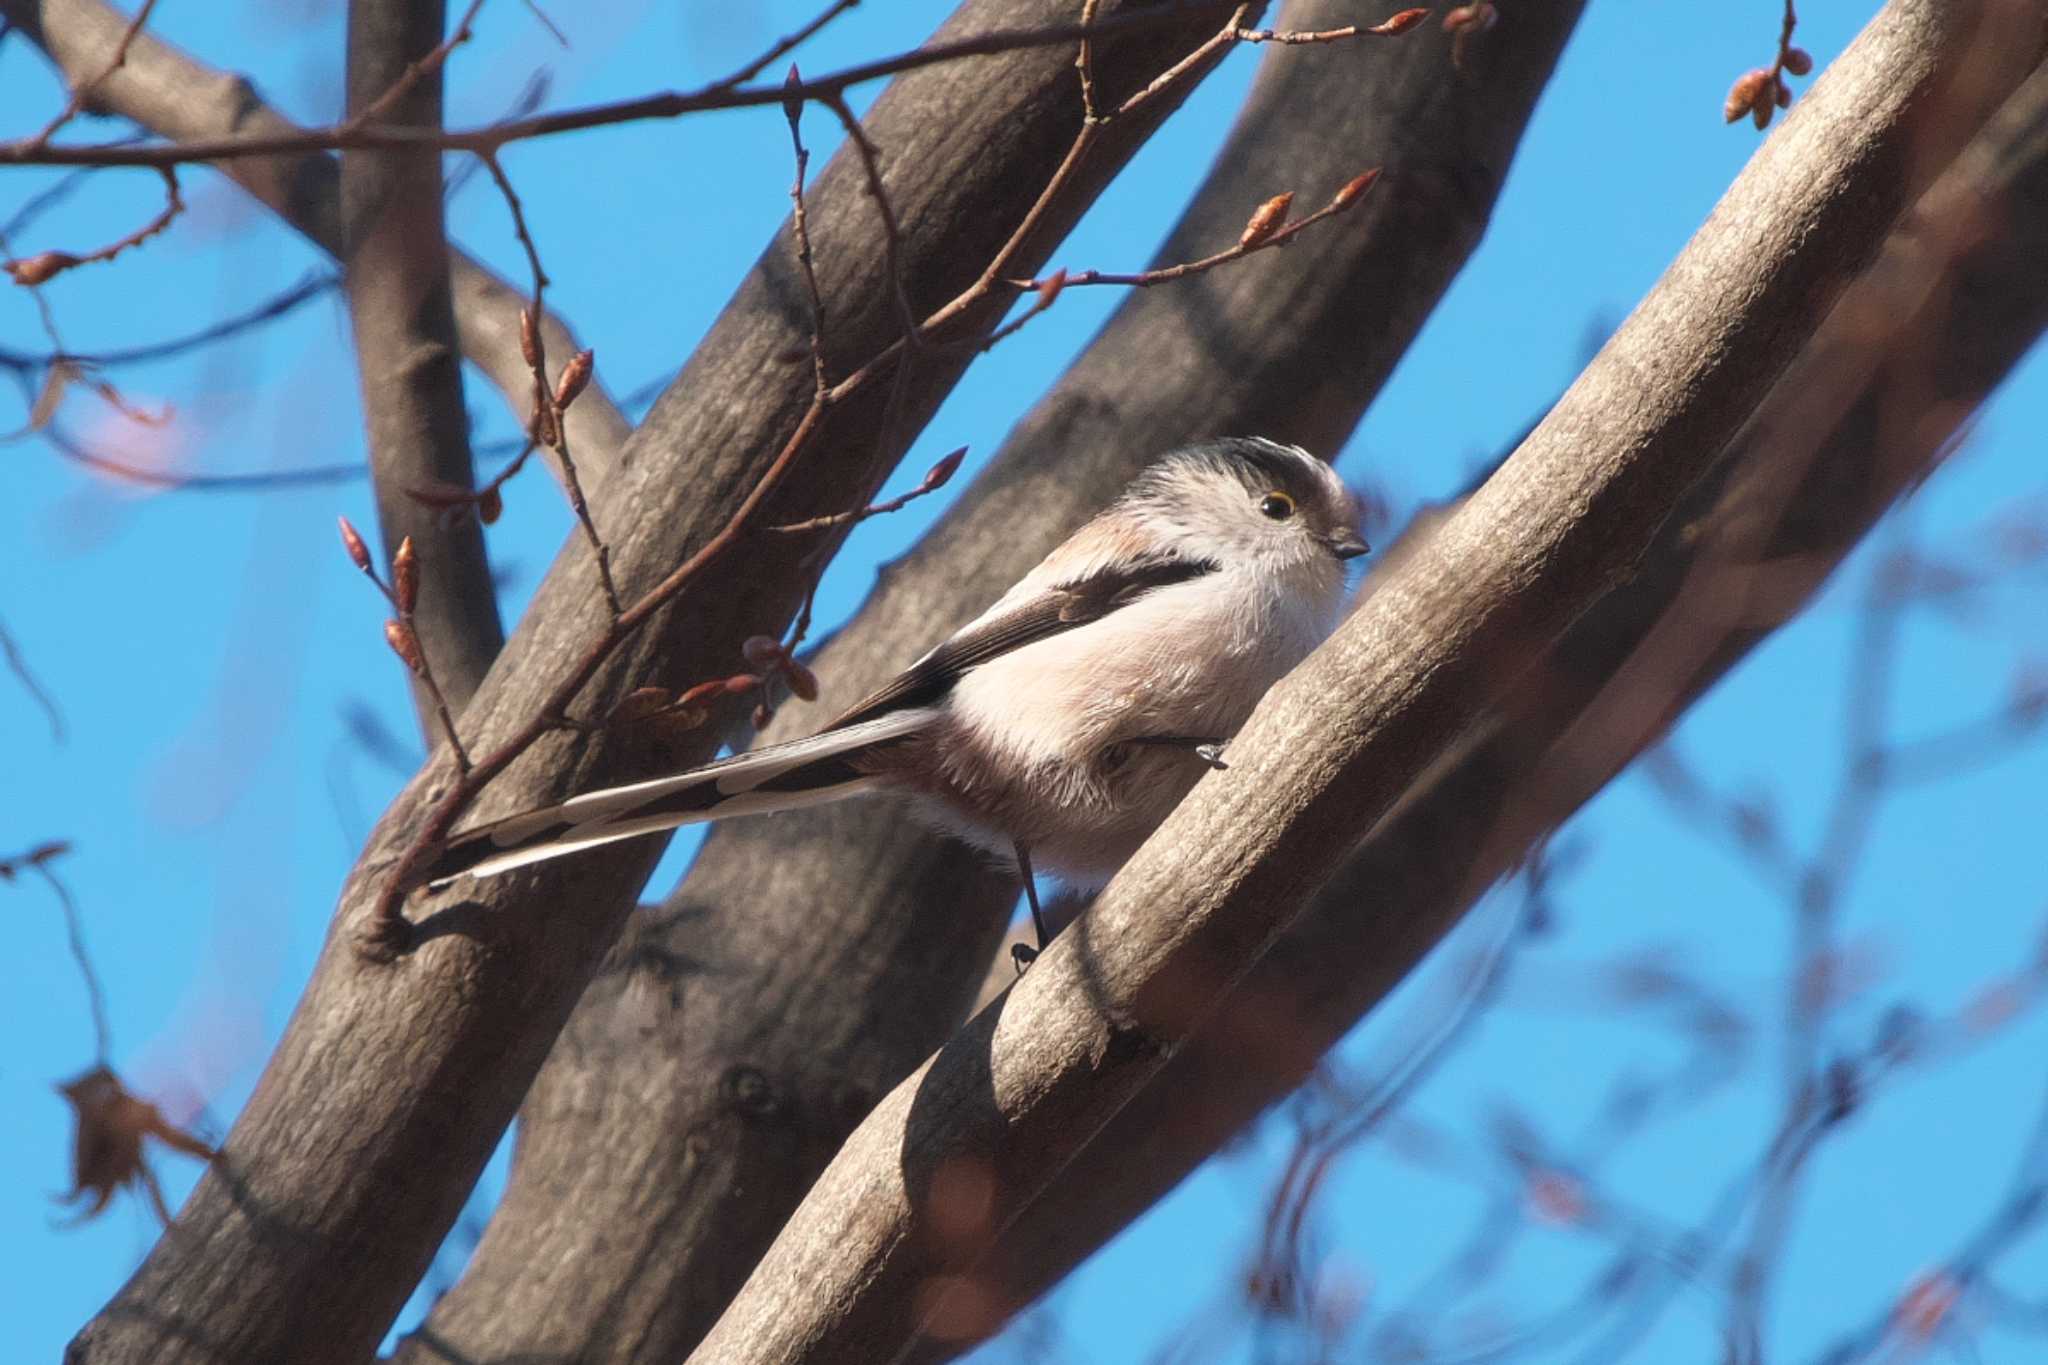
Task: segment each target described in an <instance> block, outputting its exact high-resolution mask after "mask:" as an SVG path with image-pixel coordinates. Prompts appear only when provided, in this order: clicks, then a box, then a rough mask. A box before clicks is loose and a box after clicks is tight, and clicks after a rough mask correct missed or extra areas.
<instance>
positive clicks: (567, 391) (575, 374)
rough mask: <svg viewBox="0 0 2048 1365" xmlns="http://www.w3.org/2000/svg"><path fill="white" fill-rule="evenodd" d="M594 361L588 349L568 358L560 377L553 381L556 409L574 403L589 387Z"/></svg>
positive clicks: (593, 356) (593, 355)
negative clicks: (578, 395)
mask: <svg viewBox="0 0 2048 1365" xmlns="http://www.w3.org/2000/svg"><path fill="white" fill-rule="evenodd" d="M596 361H597V357H596V355H595V354H594V353H593V352H591V351H589V350H588V349H585V350H581V351H578V352H577V353H576V354H575V355H572V356H570V357H569V363H568V364H566V365H564V366H563V367H562V373H561V375H560V377H558V378H557V379H556V380H555V406H556V407H558V408H566V407H568V406H569V405H570V404H571V403H573V402H575V401H576V395H577V394H579V393H582V392H583V390H584V389H586V388H588V387H589V386H590V371H591V370H592V369H593V368H594V367H595V365H596Z"/></svg>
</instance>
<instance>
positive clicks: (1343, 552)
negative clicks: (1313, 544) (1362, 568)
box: [1323, 531, 1372, 559]
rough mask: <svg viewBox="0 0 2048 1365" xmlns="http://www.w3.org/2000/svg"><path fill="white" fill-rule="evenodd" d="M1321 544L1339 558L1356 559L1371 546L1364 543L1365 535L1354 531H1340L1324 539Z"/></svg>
mask: <svg viewBox="0 0 2048 1365" xmlns="http://www.w3.org/2000/svg"><path fill="white" fill-rule="evenodd" d="M1323 544H1324V545H1326V546H1328V547H1329V550H1330V553H1331V554H1333V555H1335V556H1337V558H1339V559H1356V558H1358V557H1359V556H1360V555H1362V554H1364V553H1365V552H1366V551H1368V550H1370V549H1371V548H1372V546H1370V545H1368V544H1366V543H1365V537H1364V536H1361V535H1360V534H1358V532H1356V531H1341V532H1339V533H1338V534H1336V535H1334V536H1330V537H1329V538H1328V539H1326V540H1324V541H1323Z"/></svg>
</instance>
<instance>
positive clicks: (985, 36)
mask: <svg viewBox="0 0 2048 1365" xmlns="http://www.w3.org/2000/svg"><path fill="white" fill-rule="evenodd" d="M1252 8H1255V7H1254V6H1249V5H1245V4H1243V3H1241V0H1237V2H1233V0H1170V2H1169V3H1159V4H1153V5H1146V6H1136V7H1133V8H1132V9H1129V10H1126V11H1123V12H1122V13H1119V14H1114V15H1108V16H1105V17H1101V18H1097V19H1095V20H1094V21H1093V22H1091V23H1086V24H1072V23H1053V24H1043V25H1039V26H1036V27H1018V28H1012V29H1002V30H996V31H992V32H988V33H981V34H976V35H974V36H973V37H970V38H963V39H959V40H956V41H953V42H941V43H931V44H928V45H926V46H924V47H921V48H918V49H917V50H916V51H914V52H905V53H901V54H899V55H897V56H894V57H887V58H883V59H881V60H879V61H873V62H864V63H861V64H860V65H858V66H850V67H846V68H844V69H842V70H840V71H835V72H833V73H831V74H830V75H826V76H820V77H816V78H814V79H811V80H807V81H804V82H802V83H801V84H799V85H797V86H795V87H793V88H792V87H788V86H784V85H776V86H765V85H752V86H744V85H743V86H736V87H735V86H728V85H726V84H725V83H724V82H722V81H721V82H714V83H713V84H711V85H708V86H704V87H702V88H700V89H697V90H690V91H667V92H663V93H660V94H654V95H643V96H640V97H638V98H635V99H629V100H618V101H615V102H612V103H608V104H600V105H592V106H590V107H588V108H583V109H568V110H562V111H560V112H557V113H552V114H536V115H533V116H531V117H528V118H519V119H508V120H505V121H504V122H501V123H494V124H489V125H486V126H484V127H481V128H472V129H462V130H454V131H448V132H441V133H424V132H408V131H406V130H404V129H400V128H385V127H378V128H348V127H345V126H340V125H337V126H335V127H331V128H316V129H307V130H300V131H294V132H289V133H285V132H276V133H265V134H256V135H252V136H247V137H219V138H208V139H187V140H183V141H181V142H179V143H178V144H176V145H174V146H164V147H131V146H123V145H112V144H108V145H101V146H93V147H47V146H45V147H38V146H34V145H32V144H30V143H25V142H16V143H6V144H0V165H9V164H12V165H26V166H164V165H181V164H184V163H187V162H192V161H229V160H235V159H238V158H242V157H252V156H253V157H272V156H281V155H288V154H296V153H305V152H322V151H345V150H348V149H351V148H361V147H373V148H376V147H434V148H438V149H439V150H441V151H460V152H474V153H477V154H479V155H481V154H483V153H485V152H495V151H496V150H497V149H498V148H500V147H503V146H505V145H506V144H508V143H512V142H523V141H526V140H528V139H531V138H537V137H551V136H554V135H557V134H560V133H569V132H577V131H580V130H583V129H587V128H606V127H613V126H616V125H618V124H622V123H635V122H640V121H643V120H647V119H674V118H681V117H683V116H684V115H688V114H699V113H708V112H710V111H712V110H717V109H755V108H761V107H764V106H767V105H777V104H782V103H784V102H785V101H787V100H789V99H793V98H794V99H803V100H816V101H819V102H820V103H828V104H829V103H832V102H834V101H839V102H844V100H845V94H846V91H847V90H849V89H851V88H852V87H854V86H856V85H864V84H866V83H867V82H869V81H875V80H881V79H883V78H885V77H889V76H898V75H902V74H904V73H906V72H912V71H919V70H924V69H926V68H929V67H933V66H940V65H945V64H948V63H952V62H959V61H963V60H966V59H970V58H988V57H1000V56H1003V55H1005V54H1007V53H1013V52H1027V51H1030V50H1032V49H1034V48H1044V47H1064V46H1066V45H1067V44H1069V43H1073V42H1076V41H1078V40H1080V39H1082V38H1089V37H1097V38H1099V37H1106V36H1109V35H1112V34H1118V33H1123V32H1125V31H1129V30H1136V31H1140V32H1142V31H1144V30H1147V29H1160V28H1172V27H1176V26H1178V25H1181V24H1184V23H1187V22H1189V21H1190V19H1193V18H1199V16H1201V15H1203V14H1206V13H1215V12H1217V11H1219V10H1234V11H1237V12H1238V13H1240V14H1245V13H1249V11H1250V10H1251V9H1252ZM1416 14H1417V11H1414V10H1404V11H1402V12H1401V13H1400V14H1398V15H1396V16H1395V17H1394V18H1393V19H1392V20H1389V21H1388V22H1387V23H1386V24H1383V25H1380V26H1379V27H1377V28H1359V29H1357V30H1356V32H1355V33H1345V34H1342V35H1340V36H1343V37H1353V36H1366V35H1371V36H1377V37H1393V36H1396V35H1398V34H1400V33H1404V32H1406V31H1407V30H1408V29H1409V28H1412V27H1413V26H1414V20H1415V16H1416ZM1254 32H1255V31H1254V30H1249V29H1245V28H1243V27H1242V25H1241V24H1240V23H1238V22H1236V21H1233V22H1232V23H1231V24H1230V25H1229V26H1227V28H1226V30H1225V32H1224V33H1222V34H1220V35H1218V36H1217V37H1215V38H1212V39H1211V40H1210V45H1205V48H1204V49H1198V50H1197V51H1196V52H1193V53H1190V54H1188V58H1189V61H1190V62H1206V61H1207V60H1209V59H1210V58H1211V57H1212V56H1213V55H1215V49H1218V48H1222V47H1227V46H1229V45H1230V44H1232V43H1235V42H1238V41H1250V42H1284V41H1286V40H1287V39H1286V38H1285V37H1284V36H1282V35H1277V34H1272V33H1258V34H1257V36H1252V37H1247V35H1249V34H1253V33H1254ZM1316 41H1325V40H1324V39H1317V40H1316ZM1188 69H1189V66H1188V63H1185V62H1184V63H1183V64H1182V65H1180V66H1176V67H1173V68H1169V69H1168V70H1166V71H1163V72H1161V73H1160V74H1159V77H1158V80H1159V81H1160V82H1162V83H1172V82H1176V81H1179V80H1180V79H1181V78H1182V77H1183V76H1184V75H1185V74H1186V73H1187V70H1188ZM1150 95H1151V92H1150V91H1148V90H1140V91H1138V92H1137V94H1136V95H1134V96H1133V98H1134V99H1137V100H1141V101H1142V100H1143V99H1146V98H1149V97H1150ZM1119 112H1123V111H1121V110H1120V111H1119Z"/></svg>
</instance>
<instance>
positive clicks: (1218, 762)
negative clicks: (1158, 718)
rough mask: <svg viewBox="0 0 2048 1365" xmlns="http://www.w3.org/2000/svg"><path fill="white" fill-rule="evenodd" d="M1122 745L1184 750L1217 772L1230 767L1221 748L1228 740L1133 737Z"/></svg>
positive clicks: (1195, 736)
mask: <svg viewBox="0 0 2048 1365" xmlns="http://www.w3.org/2000/svg"><path fill="white" fill-rule="evenodd" d="M1124 743H1126V744H1156V745H1159V746H1161V747H1163V748H1168V749H1186V750H1187V751H1188V752H1189V753H1191V754H1193V755H1194V756H1195V757H1196V758H1198V759H1200V760H1201V761H1202V762H1203V763H1204V764H1205V765H1207V766H1208V767H1211V768H1214V769H1216V770H1217V771H1218V772H1221V771H1223V770H1224V769H1225V768H1228V767H1229V766H1230V765H1229V764H1228V763H1225V762H1224V761H1223V746H1224V745H1225V744H1227V743H1229V741H1228V740H1222V739H1204V738H1202V737H1201V736H1200V735H1135V736H1133V737H1132V738H1130V739H1127V740H1125V741H1124Z"/></svg>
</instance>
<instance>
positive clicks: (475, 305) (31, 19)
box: [0, 0, 631, 485]
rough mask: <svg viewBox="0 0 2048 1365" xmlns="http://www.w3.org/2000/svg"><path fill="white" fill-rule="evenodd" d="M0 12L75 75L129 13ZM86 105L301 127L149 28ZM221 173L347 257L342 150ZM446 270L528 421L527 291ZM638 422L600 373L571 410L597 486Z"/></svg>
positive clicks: (471, 272)
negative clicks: (523, 346) (522, 326)
mask: <svg viewBox="0 0 2048 1365" xmlns="http://www.w3.org/2000/svg"><path fill="white" fill-rule="evenodd" d="M0 17H5V18H6V19H8V20H9V21H11V22H12V23H13V24H14V25H15V27H16V28H17V29H18V30H19V31H20V32H21V33H23V34H24V35H25V36H26V37H27V38H28V39H29V41H31V42H33V43H35V44H36V45H37V46H38V47H40V48H41V49H42V50H43V51H44V52H45V53H46V54H47V55H48V56H49V58H50V60H51V61H52V62H53V63H55V65H56V67H57V69H58V70H59V71H60V72H62V73H63V75H64V79H65V80H66V81H69V82H75V81H80V80H89V79H91V78H93V77H95V76H97V75H99V74H100V73H101V72H102V71H105V70H106V67H107V61H108V59H109V58H110V57H112V55H113V53H114V50H115V48H116V47H117V46H118V45H119V43H120V41H121V35H122V34H123V33H125V32H126V31H127V29H128V16H127V15H125V14H122V13H121V12H120V11H118V10H116V9H114V8H113V7H112V6H110V5H106V4H103V3H101V0H0ZM88 108H90V109H93V110H96V111H98V112H101V113H106V114H113V115H117V116H119V117H121V118H125V119H128V120H130V121H131V122H134V123H137V124H140V125H141V126H142V127H144V128H147V129H148V130H149V131H151V132H153V133H157V134H159V135H161V136H163V137H167V138H171V139H174V140H176V141H180V142H184V141H190V140H192V139H194V138H202V137H220V136H226V135H229V134H249V135H254V134H261V133H289V132H292V131H295V129H296V125H294V124H293V123H292V122H291V121H290V120H289V119H287V118H285V117H284V116H283V115H282V114H280V113H278V112H277V111H276V110H274V109H272V108H270V107H269V106H268V105H266V104H264V103H263V101H262V99H261V98H260V97H259V96H258V95H257V93H256V89H255V87H254V86H252V85H251V84H250V83H249V82H248V81H247V80H246V79H244V78H242V77H240V76H235V75H230V74H229V73H227V72H224V71H218V70H215V69H214V68H212V67H209V66H206V65H205V64H204V63H201V62H198V61H195V60H193V59H192V58H191V57H190V56H188V55H187V54H185V53H183V52H181V51H179V50H178V49H177V48H175V47H172V46H171V45H170V44H169V43H165V42H162V41H160V40H159V39H156V38H154V37H151V36H150V34H149V33H148V32H147V31H146V30H145V31H144V32H142V33H140V34H137V35H136V38H135V41H134V42H133V43H131V44H130V45H129V48H128V59H127V60H126V61H125V62H123V63H122V64H121V67H120V69H119V70H118V71H116V72H114V73H113V74H112V75H111V76H109V77H107V79H106V80H104V81H102V82H100V84H99V85H98V87H97V88H96V89H95V90H94V92H93V98H92V101H91V103H90V104H89V105H88ZM219 170H220V172H221V174H223V175H225V176H227V177H228V178H229V179H230V180H233V181H234V182H235V183H236V184H238V185H240V186H241V187H242V188H243V189H244V190H246V191H248V192H249V194H250V196H251V197H252V198H254V199H256V200H257V201H258V202H259V203H261V204H263V205H264V206H265V207H267V208H269V209H271V210H272V211H273V212H275V213H276V214H277V215H278V216H279V217H280V218H282V219H284V221H285V222H287V223H289V224H291V226H292V227H293V228H294V229H295V230H297V231H298V232H299V233H300V235H302V236H304V237H305V238H306V240H307V241H309V242H311V243H312V244H313V245H314V246H317V247H319V248H320V249H321V250H322V251H325V252H326V253H327V254H328V255H330V256H333V257H334V258H336V259H337V260H339V259H340V258H341V255H342V215H341V192H340V181H341V163H340V162H339V161H338V160H337V159H336V158H334V157H332V156H326V155H321V154H317V153H316V154H311V155H306V156H280V157H249V158H242V159H239V160H235V161H230V162H227V163H224V164H222V165H221V166H220V167H219ZM448 271H449V279H450V283H451V287H452V290H453V306H454V309H455V317H456V321H457V324H458V330H459V333H460V337H461V343H462V354H463V357H464V358H465V359H467V360H468V361H469V362H470V363H471V364H473V365H475V366H476V367H477V368H478V369H479V370H481V371H482V372H483V373H484V374H485V375H486V376H487V377H488V378H489V379H490V381H491V383H492V384H493V385H494V386H496V388H497V389H498V390H499V392H501V393H503V394H504V395H505V400H506V403H507V405H508V406H509V407H510V408H511V409H512V413H513V416H514V418H515V419H517V420H518V421H521V422H524V421H525V420H526V407H527V400H528V398H529V397H530V393H531V383H530V381H529V379H528V378H527V375H528V371H527V368H526V362H525V361H524V360H523V359H521V357H520V353H519V308H520V304H521V302H522V299H521V296H520V293H519V291H518V290H516V289H514V288H513V287H512V286H511V285H509V284H507V283H506V282H505V281H504V280H502V279H500V278H499V277H498V276H497V275H496V274H494V273H493V272H492V271H490V270H489V269H487V268H486V267H484V266H483V265H481V264H479V263H478V262H477V261H476V259H475V258H474V257H472V256H469V255H468V254H467V253H465V252H463V251H461V250H459V249H454V248H451V249H450V251H449V255H448ZM545 324H546V327H547V346H548V354H549V355H553V356H564V357H566V356H569V355H572V354H574V353H575V351H576V349H577V345H578V343H577V341H576V338H575V335H574V334H573V333H572V332H571V331H570V330H569V328H568V326H567V324H565V323H563V322H562V321H561V319H559V318H558V317H556V316H555V315H554V314H553V313H549V314H548V316H547V318H546V319H545ZM630 429H631V425H630V424H629V423H628V422H627V421H626V418H625V415H624V414H623V413H621V412H620V411H619V410H618V408H617V406H616V405H614V404H613V402H612V401H611V399H610V398H609V397H608V396H606V394H605V393H604V392H603V389H602V386H601V385H599V384H597V383H595V382H593V383H592V384H591V386H590V388H589V390H588V391H586V392H585V393H584V395H583V397H582V398H580V399H578V400H577V402H576V405H575V407H573V408H572V409H570V412H569V435H570V439H571V441H572V442H573V444H572V445H571V447H570V448H571V449H572V450H575V451H576V452H578V454H579V456H580V457H581V458H580V459H579V461H578V464H577V468H578V470H579V471H581V472H582V473H583V475H584V477H585V479H586V480H588V481H589V482H590V483H591V484H592V485H595V484H597V483H598V482H599V481H600V480H601V478H602V476H603V474H604V472H605V471H607V470H609V469H610V468H611V466H612V464H613V463H614V462H615V461H616V460H617V459H618V455H619V449H620V447H621V446H623V445H624V444H625V441H626V434H627V432H628V431H629V430H630Z"/></svg>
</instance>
